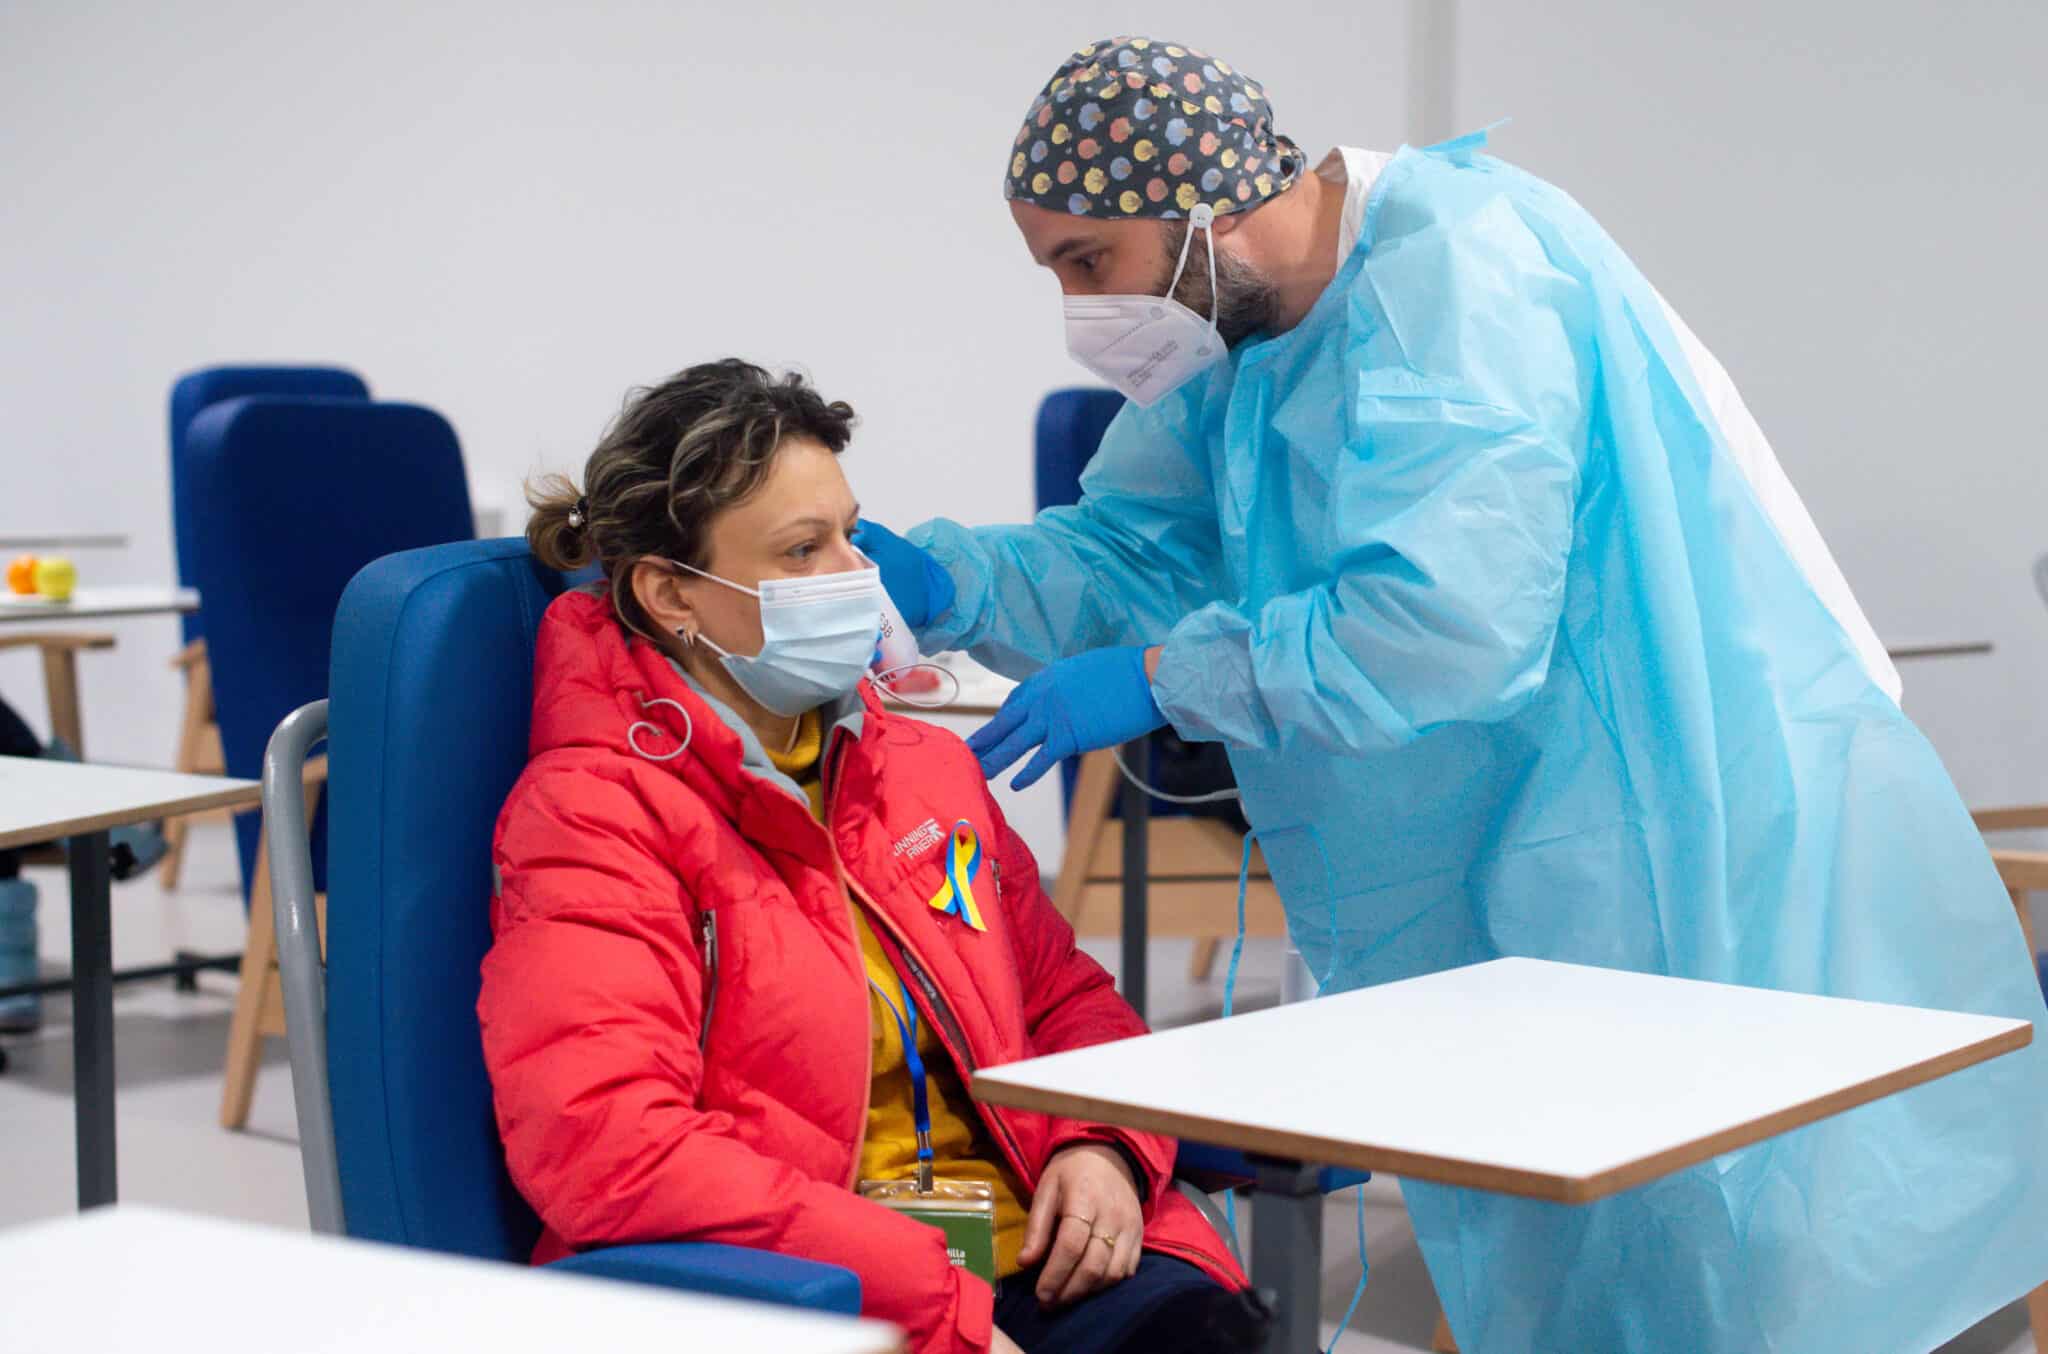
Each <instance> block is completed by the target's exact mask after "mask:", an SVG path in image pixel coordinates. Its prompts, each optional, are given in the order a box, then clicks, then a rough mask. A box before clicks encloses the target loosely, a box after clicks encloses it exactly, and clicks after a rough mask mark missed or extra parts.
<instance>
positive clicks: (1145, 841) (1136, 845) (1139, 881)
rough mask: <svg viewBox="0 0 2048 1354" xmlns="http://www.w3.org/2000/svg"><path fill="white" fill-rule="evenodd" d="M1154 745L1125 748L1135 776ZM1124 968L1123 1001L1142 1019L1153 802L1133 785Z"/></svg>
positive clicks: (1126, 799) (1134, 743) (1127, 792)
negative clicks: (1147, 888) (1147, 889)
mask: <svg viewBox="0 0 2048 1354" xmlns="http://www.w3.org/2000/svg"><path fill="white" fill-rule="evenodd" d="M1150 750H1151V744H1150V742H1149V740H1147V739H1144V738H1134V739H1132V740H1131V741H1130V742H1128V743H1126V744H1124V746H1123V759H1124V765H1125V766H1127V767H1129V768H1130V769H1131V771H1132V773H1133V774H1135V775H1140V776H1142V775H1144V774H1145V772H1146V768H1147V767H1149V766H1150V764H1151V757H1150ZM1122 806H1123V820H1124V860H1123V885H1124V890H1123V892H1124V899H1123V901H1124V908H1123V968H1122V981H1121V982H1120V983H1119V984H1118V986H1120V987H1121V988H1122V989H1123V994H1124V1000H1125V1001H1127V1002H1129V1003H1130V1004H1131V1009H1132V1010H1134V1011H1136V1012H1137V1013H1138V1015H1139V1017H1140V1018H1141V1019H1142V1018H1143V1017H1144V1014H1145V943H1146V941H1147V940H1149V939H1150V938H1151V929H1152V927H1151V919H1150V917H1149V916H1148V911H1149V909H1148V906H1147V904H1148V899H1147V898H1146V884H1147V882H1148V881H1147V878H1146V877H1147V875H1149V874H1150V873H1151V869H1152V862H1151V851H1150V847H1151V841H1150V838H1151V832H1150V824H1151V820H1152V799H1151V796H1149V795H1147V794H1146V793H1145V792H1144V791H1143V790H1141V789H1139V788H1138V787H1137V786H1135V785H1133V784H1132V783H1131V782H1130V779H1129V778H1128V777H1126V778H1125V780H1124V785H1123V799H1122Z"/></svg>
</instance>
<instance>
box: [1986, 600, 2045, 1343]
mask: <svg viewBox="0 0 2048 1354" xmlns="http://www.w3.org/2000/svg"><path fill="white" fill-rule="evenodd" d="M2043 564H2044V566H2048V559H2044V560H2043ZM2043 590H2044V591H2048V569H2044V573H2043ZM1970 817H1971V818H1973V819H1975V820H1976V823H1977V830H1978V831H1980V832H2011V831H2015V830H2024V829H2027V828H2048V804H2030V805H2026V806H2024V807H2021V808H2013V809H1979V810H1978V811H1977V812H1975V813H1973V814H1971V815H1970ZM1991 863H1992V864H1993V865H1995V866H1997V867H1998V879H1999V882H2000V883H2002V884H2004V885H2005V891H2006V893H2007V895H2008V896H2010V897H2011V899H2012V907H2013V911H2015V912H2017V913H2018V914H2019V919H2020V934H2021V935H2023V936H2025V937H2026V939H2027V957H2028V958H2029V959H2030V960H2032V961H2033V962H2034V963H2035V965H2036V966H2038V965H2039V963H2040V953H2041V951H2040V949H2039V947H2038V946H2037V945H2036V944H2035V942H2034V920H2033V918H2032V917H2030V916H2028V915H2027V895H2028V894H2029V893H2037V892H2048V851H2014V850H2008V849H2005V848H2002V847H1996V846H1994V847H1992V848H1991ZM2037 971H2038V968H2037ZM2043 1146H2044V1150H2048V1144H2044V1145H2043ZM2027 1325H2028V1326H2029V1327H2030V1328H2031V1329H2032V1331H2033V1335H2034V1347H2035V1348H2036V1349H2041V1350H2048V1283H2044V1284H2042V1285H2041V1286H2040V1287H2039V1288H2036V1289H2035V1290H2034V1291H2033V1292H2031V1293H2029V1294H2027Z"/></svg>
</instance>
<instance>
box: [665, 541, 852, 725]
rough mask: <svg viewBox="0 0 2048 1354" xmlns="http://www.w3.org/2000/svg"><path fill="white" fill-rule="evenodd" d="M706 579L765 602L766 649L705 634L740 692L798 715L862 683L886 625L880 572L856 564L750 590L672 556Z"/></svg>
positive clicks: (679, 565) (763, 630)
mask: <svg viewBox="0 0 2048 1354" xmlns="http://www.w3.org/2000/svg"><path fill="white" fill-rule="evenodd" d="M671 563H673V564H675V566H676V567H677V568H680V569H688V570H689V571H690V572H691V573H693V574H696V575H697V576H698V577H700V578H708V579H710V580H711V581H712V582H714V583H722V584H724V585H725V586H726V587H728V588H731V589H733V590H734V591H735V592H744V593H747V594H749V595H750V596H753V597H757V598H759V599H760V602H761V652H759V653H757V654H755V655H754V656H753V657H751V658H749V657H747V656H746V655H744V654H736V653H732V652H730V651H728V650H727V649H726V648H725V647H724V646H722V645H720V644H719V643H718V641H717V640H714V639H713V638H711V636H709V635H706V634H703V633H701V632H700V633H699V634H698V635H697V637H696V638H697V639H699V640H702V641H703V642H704V644H705V645H706V646H708V647H709V648H710V650H711V651H712V652H713V653H715V654H717V655H718V657H719V661H720V662H722V663H724V664H725V670H726V671H727V672H729V673H731V674H732V679H733V680H734V681H735V682H738V683H739V684H740V690H742V691H744V692H746V693H747V694H748V695H749V696H752V697H753V698H754V699H755V700H757V701H759V702H760V703H761V704H762V706H763V707H764V708H766V709H769V710H772V711H774V712H775V713H776V714H778V715H784V716H795V715H800V714H803V713H804V712H805V711H807V710H814V709H816V708H817V707H818V706H820V705H823V704H824V703H825V702H826V701H829V700H835V699H837V698H838V697H840V696H843V695H845V694H846V693H847V692H849V691H851V690H853V688H854V687H856V686H858V685H859V684H860V679H861V674H862V673H864V672H866V671H867V670H868V664H869V662H870V661H872V660H873V658H874V656H875V641H876V639H877V637H878V636H879V635H880V634H881V631H882V575H881V571H880V570H877V569H853V570H849V571H848V572H846V573H839V574H813V575H811V576H810V577H808V578H765V579H763V580H761V586H760V587H759V588H750V587H747V586H746V585H744V584H741V583H735V582H733V581H732V580H731V579H727V578H720V577H719V576H718V575H717V574H713V573H706V572H705V571H704V570H702V569H697V568H692V567H691V566H690V565H688V564H684V563H683V562H682V561H681V560H673V561H671Z"/></svg>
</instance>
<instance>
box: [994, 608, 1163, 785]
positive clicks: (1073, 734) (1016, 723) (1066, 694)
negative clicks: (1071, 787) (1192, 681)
mask: <svg viewBox="0 0 2048 1354" xmlns="http://www.w3.org/2000/svg"><path fill="white" fill-rule="evenodd" d="M1165 722H1166V716H1165V715H1163V714H1161V713H1160V712H1159V702H1158V701H1156V700H1154V699H1153V698H1152V683H1151V682H1150V681H1149V680H1147V678H1146V676H1145V650H1144V649H1143V648H1142V647H1140V646H1138V645H1135V644H1134V645H1131V646H1129V647H1127V648H1121V649H1091V650H1089V651H1088V652H1087V653H1082V654H1075V655H1074V656H1073V657H1072V658H1062V659H1061V660H1060V661H1059V662H1057V663H1055V664H1053V665H1052V666H1051V667H1049V668H1046V669H1045V670H1044V671H1042V672H1040V673H1038V674H1037V675H1035V676H1033V677H1031V678H1030V679H1028V680H1027V681H1026V682H1025V683H1024V684H1023V685H1022V686H1020V687H1018V688H1017V689H1016V690H1015V691H1012V692H1011V693H1010V698H1009V699H1008V700H1006V701H1004V702H1003V708H1002V709H1000V710H998V711H996V717H995V718H994V719H991V720H990V721H989V722H988V723H986V724H984V725H982V726H981V727H980V728H979V729H976V730H975V731H974V733H973V735H972V736H971V737H969V738H968V740H967V746H968V748H969V749H970V750H972V751H973V753H974V755H975V756H977V757H979V758H981V774H982V775H984V776H987V777H988V778H989V779H990V780H994V779H995V778H996V777H997V776H999V775H1001V774H1002V772H1003V769H1004V768H1005V767H1007V766H1009V765H1010V763H1012V762H1014V761H1016V760H1017V759H1018V758H1019V757H1022V756H1023V755H1024V754H1025V752H1026V751H1028V750H1029V749H1031V748H1033V747H1036V748H1037V749H1038V752H1037V754H1036V755H1035V756H1033V757H1032V759H1031V760H1030V761H1029V762H1027V763H1026V764H1025V766H1024V769H1023V770H1022V771H1020V772H1018V773H1017V778H1016V779H1015V780H1013V781H1011V782H1010V788H1011V789H1013V790H1022V789H1025V788H1026V787H1028V786H1030V785H1031V784H1033V783H1034V782H1036V781H1037V779H1038V778H1039V777H1040V776H1042V775H1044V774H1045V773H1046V772H1048V771H1050V770H1052V769H1053V767H1055V766H1057V765H1059V763H1060V762H1061V761H1063V760H1065V759H1066V758H1068V757H1071V756H1073V755H1074V754H1075V753H1078V752H1093V751H1095V749H1097V748H1108V747H1115V746H1117V745H1118V744H1119V743H1128V742H1130V741H1131V740H1132V739H1133V738H1142V737H1143V736H1144V735H1146V734H1148V733H1150V732H1152V730H1154V729H1156V728H1158V727H1159V726H1160V725H1162V724H1164V723H1165Z"/></svg>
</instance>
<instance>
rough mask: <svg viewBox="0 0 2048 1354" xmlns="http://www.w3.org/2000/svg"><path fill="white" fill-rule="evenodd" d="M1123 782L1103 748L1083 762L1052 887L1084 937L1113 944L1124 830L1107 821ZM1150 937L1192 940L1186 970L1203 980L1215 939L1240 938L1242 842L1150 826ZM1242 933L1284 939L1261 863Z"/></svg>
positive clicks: (1189, 821)
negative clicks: (1192, 950) (1100, 938)
mask: <svg viewBox="0 0 2048 1354" xmlns="http://www.w3.org/2000/svg"><path fill="white" fill-rule="evenodd" d="M1120 783H1121V777H1120V776H1119V775H1118V773H1117V769H1116V760H1115V758H1114V757H1113V756H1112V755H1111V753H1110V752H1109V750H1107V749H1104V750H1102V751H1100V752H1091V753H1089V754H1088V755H1087V756H1085V757H1083V758H1082V759H1081V770H1080V774H1079V776H1077V777H1076V778H1075V781H1074V799H1073V803H1072V804H1071V805H1070V806H1069V808H1068V810H1067V849H1066V855H1065V856H1064V858H1063V859H1062V860H1061V862H1060V874H1059V880H1058V882H1057V884H1055V886H1054V888H1053V906H1055V907H1057V908H1058V909H1059V912H1060V915H1061V916H1063V917H1065V918H1066V919H1067V921H1068V922H1069V923H1070V924H1071V925H1072V926H1073V928H1074V930H1075V931H1076V932H1077V933H1079V934H1081V935H1085V936H1105V935H1109V936H1113V935H1118V934H1120V933H1121V930H1122V926H1123V907H1122V880H1123V841H1124V825H1123V824H1122V823H1120V822H1117V821H1115V820H1113V819H1111V818H1110V816H1109V813H1110V808H1111V806H1112V805H1114V804H1115V802H1116V795H1117V787H1118V785H1119V784H1120ZM1149 828H1150V846H1151V851H1150V861H1151V873H1150V875H1149V876H1148V877H1149V880H1150V883H1149V885H1148V889H1147V892H1148V895H1149V897H1150V900H1151V908H1150V917H1149V920H1150V928H1149V929H1150V932H1151V934H1153V935H1155V936H1160V935H1164V936H1192V937H1193V938H1194V939H1195V941H1196V946H1195V955H1194V960H1193V963H1192V965H1191V969H1192V973H1191V976H1193V977H1194V978H1196V979H1198V980H1199V979H1202V978H1206V977H1207V976H1208V974H1209V971H1210V968H1211V966H1212V965H1213V964H1214V963H1215V958H1216V951H1217V948H1218V947H1219V945H1220V944H1221V938H1223V937H1227V936H1235V935H1236V934H1237V871H1238V865H1239V863H1240V860H1241V857H1242V855H1243V852H1244V836H1243V834H1242V833H1239V832H1238V831H1237V830H1236V829H1234V828H1232V827H1231V826H1230V825H1229V824H1228V823H1224V822H1219V821H1218V820H1216V819H1214V818H1155V819H1152V820H1151V822H1150V824H1149ZM1245 934H1246V935H1248V936H1257V937H1282V936H1285V935H1286V934H1287V918H1286V914H1285V912H1283V911H1282V909H1281V906H1280V895H1279V893H1278V891H1277V890H1275V889H1274V887H1273V880H1272V877H1271V876H1270V875H1269V874H1267V872H1266V865H1265V861H1264V859H1263V858H1262V857H1261V856H1260V855H1259V854H1258V852H1257V851H1254V852H1253V853H1252V869H1251V877H1250V881H1249V884H1248V887H1247V889H1246V893H1245Z"/></svg>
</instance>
